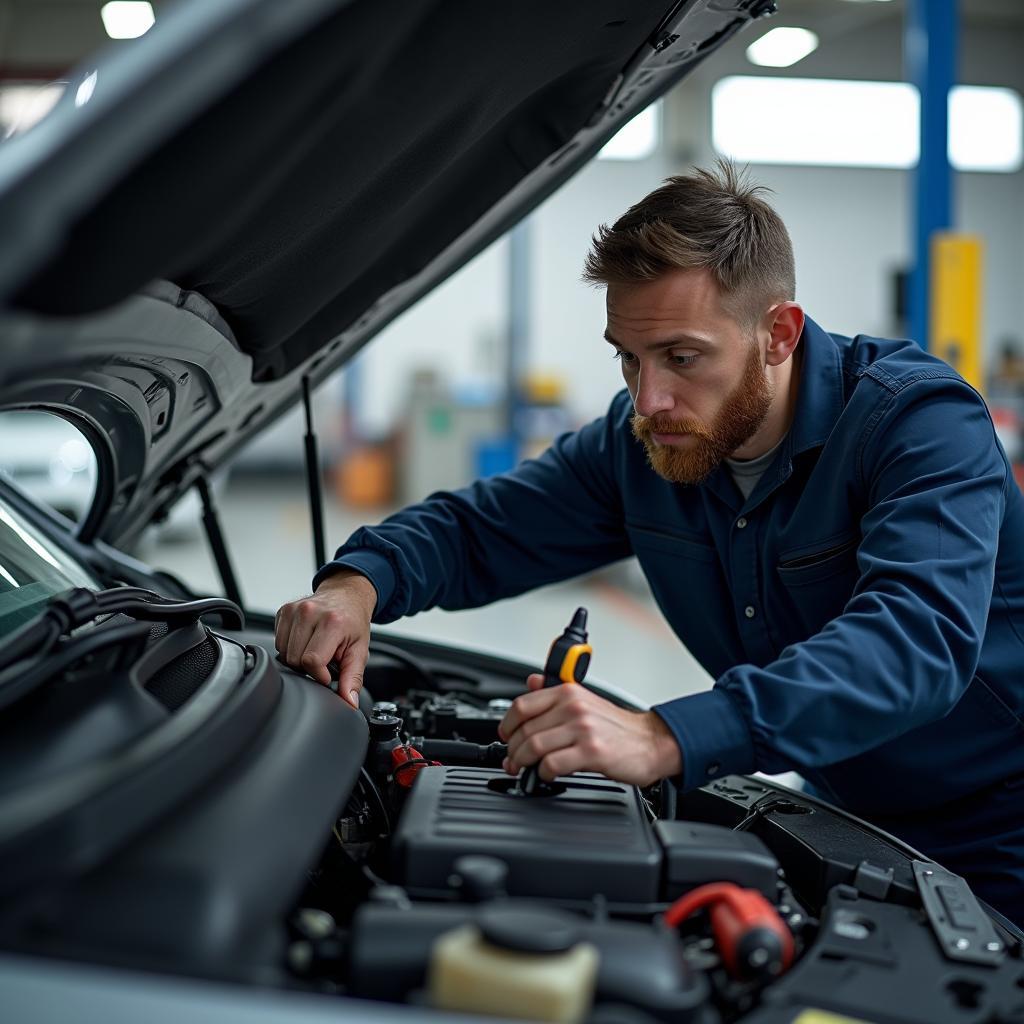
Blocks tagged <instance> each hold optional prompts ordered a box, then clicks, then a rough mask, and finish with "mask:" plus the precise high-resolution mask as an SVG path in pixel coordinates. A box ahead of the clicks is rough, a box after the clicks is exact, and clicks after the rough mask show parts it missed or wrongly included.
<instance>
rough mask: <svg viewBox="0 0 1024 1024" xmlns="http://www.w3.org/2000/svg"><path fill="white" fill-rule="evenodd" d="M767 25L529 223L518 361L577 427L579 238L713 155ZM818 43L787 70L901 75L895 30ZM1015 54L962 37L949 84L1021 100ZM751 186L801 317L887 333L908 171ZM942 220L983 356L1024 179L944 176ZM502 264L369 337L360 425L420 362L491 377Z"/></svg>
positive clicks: (389, 411) (848, 20)
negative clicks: (713, 137) (625, 153)
mask: <svg viewBox="0 0 1024 1024" xmlns="http://www.w3.org/2000/svg"><path fill="white" fill-rule="evenodd" d="M851 6H852V5H851ZM858 6H859V5H858ZM878 6H883V5H878ZM822 7H823V9H824V8H825V7H831V8H835V7H836V5H822ZM780 22H781V19H775V23H776V24H778V23H780ZM769 27H771V25H770V24H768V23H765V24H764V26H763V28H762V27H761V26H757V28H756V30H755V31H752V32H748V33H747V34H745V35H742V36H741V37H740V38H738V39H734V40H732V41H731V42H730V43H729V44H727V46H726V47H724V48H723V49H722V50H721V51H719V52H718V53H717V54H716V55H715V56H714V57H712V58H711V59H710V60H709V61H708V62H707V63H706V64H704V65H703V66H702V67H700V68H699V69H698V70H697V71H696V72H695V73H694V74H693V75H691V77H690V78H688V79H687V80H686V81H685V82H684V83H682V85H681V86H680V87H678V88H677V89H676V90H675V92H674V93H673V94H672V95H671V96H670V97H669V98H668V100H667V101H666V104H665V121H666V125H665V127H666V135H667V140H666V142H665V144H664V145H663V146H662V147H661V149H660V150H659V151H658V153H657V154H655V155H654V156H653V157H651V158H649V159H646V160H642V161H636V162H613V161H598V162H595V163H592V164H590V165H589V166H588V167H586V168H585V169H584V170H583V171H581V172H580V173H579V174H578V175H577V176H576V177H575V178H574V179H573V180H572V181H570V182H569V183H568V184H567V185H566V186H564V187H563V188H562V189H561V190H560V191H559V192H558V193H556V194H555V195H554V196H552V197H551V198H550V199H548V200H547V201H546V202H545V203H544V204H543V205H542V206H541V207H540V208H539V209H538V210H537V211H536V212H535V213H534V215H533V217H532V218H531V231H532V239H531V246H532V253H533V265H532V277H531V287H532V291H533V296H532V299H533V304H532V309H531V317H530V327H531V334H532V338H531V345H530V351H529V360H528V362H529V365H530V367H531V368H532V369H536V370H542V371H554V372H557V373H559V374H560V375H561V376H562V377H563V378H564V380H565V381H566V383H567V384H568V386H569V405H570V408H571V409H572V411H573V413H574V415H575V416H576V418H577V419H579V420H585V419H589V418H591V417H593V416H596V415H600V414H601V413H602V412H603V411H604V409H605V408H606V406H607V402H608V400H609V398H610V396H611V395H612V394H613V393H614V391H615V390H616V389H617V387H619V383H618V382H619V377H618V374H617V367H616V365H615V364H614V363H613V361H612V359H611V358H610V355H609V352H608V350H607V346H606V344H605V343H604V342H603V341H602V340H601V332H602V330H603V327H604V319H603V313H604V309H603V295H602V293H601V292H600V291H596V290H594V289H591V288H589V287H587V286H584V285H583V284H582V283H581V282H580V280H579V277H580V271H581V268H582V263H583V258H584V256H585V254H586V251H587V248H588V246H589V242H590V237H591V234H592V233H593V231H594V229H595V227H596V225H597V224H598V223H600V222H603V221H611V220H614V219H615V218H616V217H618V216H619V215H620V214H621V213H622V212H624V211H625V209H626V208H627V207H629V206H630V205H631V204H632V203H634V202H636V201H637V200H638V199H639V198H641V197H642V196H643V195H644V194H646V193H647V192H648V191H650V190H651V189H653V188H655V187H656V186H657V185H658V184H659V183H660V182H661V180H662V179H663V178H664V177H665V176H666V175H668V174H672V173H678V172H680V171H682V170H685V168H686V167H687V166H688V165H691V164H693V163H697V164H704V165H706V164H709V163H710V162H711V161H712V160H713V159H714V153H713V151H712V149H711V145H710V91H711V86H712V85H713V84H714V82H715V81H717V80H718V79H719V78H720V77H722V76H724V75H728V74H752V73H761V72H765V73H771V72H770V71H768V69H755V68H753V66H752V65H750V64H749V63H748V62H747V61H746V59H745V57H744V50H745V48H746V46H747V45H748V44H749V43H750V42H751V41H752V40H753V39H754V38H755V37H756V35H757V34H758V33H759V32H761V31H766V30H767V29H768V28H769ZM818 31H819V33H820V35H821V37H822V44H821V48H820V49H819V51H818V52H817V53H815V54H812V55H811V56H810V57H809V58H807V59H806V60H805V61H803V62H801V63H800V64H799V65H797V66H796V67H795V68H794V69H793V73H794V74H799V75H801V76H806V77H861V78H875V79H882V80H898V79H900V78H901V76H902V35H901V30H900V27H899V19H898V18H896V17H892V16H890V17H889V18H888V19H885V18H881V17H876V19H875V20H871V18H865V17H864V16H854V17H850V16H848V17H845V18H836V17H832V18H831V19H828V20H824V21H823V22H822V24H821V25H819V26H818ZM1022 52H1024V32H1022V31H1021V28H1020V26H1019V24H1018V23H1011V24H1009V25H1005V26H1004V25H999V24H980V25H973V24H968V25H967V26H966V27H965V28H964V30H963V33H962V45H961V60H960V76H959V77H960V80H961V81H963V82H965V83H969V84H982V85H1008V86H1011V87H1013V88H1015V89H1017V90H1018V91H1020V92H1024V62H1022V61H1021V60H1020V54H1021V53H1022ZM780 130H784V126H780ZM752 177H753V178H754V179H755V180H757V181H759V182H761V183H763V184H765V185H768V186H769V187H771V188H772V189H773V190H774V197H773V198H772V201H773V202H774V204H775V206H776V209H777V210H778V211H779V213H780V214H781V216H782V217H783V219H784V220H785V222H786V224H787V226H788V227H789V230H790V234H791V235H792V238H793V243H794V248H795V251H796V261H797V293H798V298H799V299H800V301H801V302H802V303H803V304H804V305H805V307H806V308H807V311H808V313H809V314H810V315H811V316H812V317H814V318H815V319H816V320H817V321H818V322H819V323H821V325H822V326H823V327H825V328H826V329H827V330H831V331H836V332H840V333H847V334H856V333H881V334H885V333H888V332H890V331H891V330H892V318H891V305H892V296H891V274H892V271H893V270H894V269H895V268H897V267H900V266H906V265H907V264H908V263H909V262H910V260H911V259H912V256H913V252H912V243H911V216H912V207H911V203H912V181H911V175H910V174H909V173H907V172H904V171H886V170H861V169H847V168H810V167H787V166H755V167H753V168H752ZM955 217H956V224H955V226H956V228H957V229H959V230H963V231H971V232H976V233H978V234H980V235H981V236H982V237H983V238H984V241H985V246H986V249H985V281H984V288H985V294H984V327H983V330H984V337H985V343H986V347H987V348H989V349H990V350H991V349H992V348H993V346H995V345H996V344H997V343H999V342H1000V341H1001V340H1002V338H1003V337H1004V336H1008V335H1009V336H1014V337H1017V338H1020V339H1021V340H1022V341H1024V173H1020V172H1018V173H1015V174H1011V175H1006V174H978V173H971V174H959V175H957V176H956V182H955ZM505 260H506V253H505V249H504V246H503V244H502V243H499V244H498V245H496V246H493V247H492V248H491V249H490V250H489V251H488V252H486V253H484V254H483V255H482V256H480V257H479V258H478V259H477V260H476V261H474V263H472V264H471V265H470V266H469V267H467V268H466V269H465V270H463V271H462V272H461V273H460V274H459V275H457V276H456V277H455V278H454V279H452V280H451V281H450V282H449V283H448V284H447V285H446V286H445V287H444V288H442V289H440V290H439V291H438V292H437V293H435V294H434V295H432V296H430V297H428V298H427V299H426V300H424V301H423V302H422V303H421V304H420V305H419V306H417V307H415V308H414V309H413V310H411V311H410V312H408V313H406V314H405V315H404V316H403V317H402V318H401V319H400V320H399V321H397V322H396V323H395V324H393V325H392V326H391V327H389V328H388V329H387V330H386V331H385V332H383V334H382V335H381V337H379V338H377V339H376V340H375V341H374V343H373V344H372V345H371V346H370V348H369V350H368V351H367V353H366V355H365V356H364V357H363V359H364V362H363V380H362V382H361V383H362V388H361V393H362V395H363V405H362V410H361V414H362V417H363V420H364V422H366V423H369V424H371V425H372V426H374V427H376V428H378V429H382V430H383V429H386V427H387V426H388V424H389V423H390V422H392V420H393V417H394V416H395V415H396V414H397V412H398V411H399V409H400V407H401V402H402V397H403V395H404V393H405V391H404V389H405V387H406V383H405V382H406V380H407V378H408V375H409V373H410V372H411V371H412V370H413V369H414V368H416V367H418V366H423V365H430V366H432V367H434V368H435V369H436V370H437V371H438V372H439V373H440V374H441V375H443V376H446V377H449V378H450V379H453V380H456V381H457V380H459V379H461V378H464V377H466V376H469V377H473V378H479V377H480V376H481V373H482V370H483V368H484V366H485V364H487V362H488V360H490V376H491V379H492V380H494V381H496V382H497V381H499V380H500V374H501V367H502V359H503V357H502V347H501V338H502V337H503V332H504V329H505V318H506V309H505V303H506V293H505V273H506V270H505Z"/></svg>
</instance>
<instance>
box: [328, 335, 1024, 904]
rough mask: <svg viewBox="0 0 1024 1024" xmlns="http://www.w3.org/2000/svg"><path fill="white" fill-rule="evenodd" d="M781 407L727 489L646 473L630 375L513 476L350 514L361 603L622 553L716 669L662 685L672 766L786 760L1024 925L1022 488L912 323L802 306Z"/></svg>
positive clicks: (389, 605) (439, 597) (405, 611)
mask: <svg viewBox="0 0 1024 1024" xmlns="http://www.w3.org/2000/svg"><path fill="white" fill-rule="evenodd" d="M800 351H802V360H803V362H802V369H801V377H800V384H799V393H798V396H797V404H796V411H795V415H794V419H793V423H792V425H791V428H790V430H789V432H788V434H787V435H786V437H785V439H784V440H783V442H782V444H781V446H780V448H779V450H778V453H777V455H776V457H775V460H774V462H773V463H772V464H771V466H770V467H769V468H768V470H767V471H766V472H765V474H764V476H763V477H762V478H761V480H760V481H759V482H758V484H757V486H756V487H755V489H754V490H753V492H752V493H751V494H750V497H749V498H748V499H747V500H745V501H744V500H743V498H742V495H741V494H740V492H739V490H738V489H737V487H736V485H735V483H734V482H733V480H732V478H731V477H730V475H729V472H728V470H727V468H726V467H724V466H720V467H719V468H718V469H716V470H715V471H714V472H713V473H712V474H711V476H710V477H709V478H708V479H707V480H705V481H704V482H703V483H701V484H699V485H684V484H673V483H669V482H667V481H665V480H664V479H662V478H661V477H659V476H658V475H657V474H655V473H654V471H653V470H652V469H651V468H650V467H649V465H648V464H647V461H646V458H645V454H644V450H643V448H642V446H641V445H640V444H639V443H638V442H637V441H636V440H634V438H633V436H632V433H631V431H630V427H629V419H630V415H631V414H632V406H631V403H630V399H629V395H628V394H627V393H626V392H625V391H623V392H621V393H619V394H618V395H616V397H615V398H614V399H613V401H612V403H611V407H610V408H609V411H608V413H607V415H605V416H604V417H602V418H600V419H598V420H595V421H594V422H593V423H590V424H588V425H587V426H585V427H583V428H582V429H581V430H579V431H577V432H575V433H570V434H566V435H564V436H562V437H560V438H559V439H558V440H557V441H556V442H555V444H554V445H553V446H552V447H551V448H550V449H549V450H548V451H547V452H546V453H545V454H543V455H542V456H541V457H539V458H537V459H532V460H529V461H526V462H524V463H522V464H521V465H520V466H518V467H517V468H516V469H514V470H513V471H512V472H510V473H506V474H504V475H501V476H497V477H492V478H490V479H486V480H481V481H478V482H476V483H474V484H472V485H471V486H469V487H467V488H464V489H462V490H459V491H455V492H450V493H447V492H443V493H438V494H435V495H432V496H431V497H430V498H428V499H427V500H426V501H424V502H422V503H421V504H418V505H414V506H412V507H410V508H407V509H405V510H403V511H401V512H399V513H397V514H396V515H394V516H392V517H390V518H389V519H387V520H385V521H384V522H383V523H381V524H380V525H379V526H375V527H365V528H363V529H360V530H358V531H357V532H356V533H355V534H353V536H352V537H351V538H350V539H349V541H348V542H347V543H346V544H345V545H344V546H343V547H342V548H340V549H339V551H338V553H337V555H336V557H335V560H334V561H333V562H330V563H328V564H327V565H326V566H324V567H323V568H322V569H321V570H320V572H319V573H318V574H317V576H316V578H315V579H314V586H316V585H317V584H319V582H320V581H321V580H322V579H323V578H325V577H326V576H327V575H329V574H330V573H331V572H332V571H334V570H335V569H336V568H337V567H338V566H340V565H345V566H350V567H352V568H355V569H357V570H359V571H360V572H362V573H364V574H365V575H366V576H367V577H368V578H369V579H370V581H371V582H372V583H373V584H374V586H375V587H376V589H377V593H378V602H377V608H376V611H375V613H374V621H376V622H378V623H384V622H391V621H393V620H395V619H397V618H399V617H401V616H404V615H410V614H413V613H415V612H417V611H420V610H422V609H426V608H430V607H433V606H435V605H439V606H441V607H442V608H449V609H456V608H469V607H474V606H478V605H482V604H486V603H488V602H490V601H494V600H497V599H499V598H503V597H508V596H510V595H513V594H518V593H521V592H523V591H525V590H528V589H530V588H532V587H537V586H540V585H542V584H545V583H551V582H553V581H556V580H564V579H567V578H569V577H572V576H576V575H578V574H580V573H585V572H588V571H591V570H593V569H596V568H598V567H599V566H603V565H606V564H608V563H610V562H613V561H615V560H617V559H620V558H624V557H626V556H628V555H636V557H637V559H638V560H639V562H640V565H641V567H642V568H643V571H644V573H645V574H646V576H647V578H648V580H649V581H650V585H651V589H652V591H653V593H654V596H655V598H656V600H657V601H658V604H659V606H660V607H661V610H662V612H663V613H664V615H665V617H666V619H667V620H668V622H669V623H670V624H671V626H672V628H673V629H674V630H675V632H676V633H677V634H678V636H679V638H680V639H681V640H682V642H683V643H684V644H685V645H686V646H687V647H688V648H689V649H690V651H692V653H693V654H694V655H695V656H696V657H697V658H698V660H699V661H700V662H701V664H702V665H703V666H704V667H705V668H706V669H707V670H708V672H710V673H711V674H712V675H713V676H714V677H715V679H716V682H715V684H714V687H713V689H711V690H710V691H708V692H705V693H700V694H695V695H690V696H685V697H681V698H679V699H677V700H672V701H668V702H667V703H665V704H661V705H658V706H657V707H656V708H655V709H654V710H655V711H656V712H657V713H658V714H660V715H661V716H662V718H663V719H664V720H665V722H666V723H667V724H668V726H669V728H670V729H671V730H672V732H673V734H674V735H675V737H676V739H677V740H678V742H679V746H680V749H681V750H682V757H683V772H682V776H681V779H680V780H679V782H680V784H681V785H682V786H683V787H685V788H691V787H695V786H700V785H702V784H705V783H706V782H708V781H709V780H710V779H713V778H716V777H718V776H721V775H725V774H730V773H745V772H751V771H754V770H761V771H765V772H769V773H776V772H783V771H790V770H794V771H798V772H800V774H801V775H803V776H804V777H805V778H806V779H807V780H809V782H810V783H811V784H812V786H813V787H814V788H815V789H816V790H818V791H819V792H820V793H821V794H823V795H824V796H825V797H826V798H827V799H829V800H831V801H832V802H834V803H835V804H837V805H839V806H841V807H844V808H847V809H848V810H850V811H852V812H853V813H855V814H857V815H859V816H862V817H864V818H867V819H868V820H872V821H875V822H878V823H879V824H881V825H882V826H883V827H885V828H886V829H887V830H888V831H890V832H892V833H894V834H896V835H898V836H901V837H903V838H905V839H906V841H908V842H910V843H911V844H912V845H914V846H915V847H917V848H918V849H920V850H921V851H922V852H924V853H926V854H928V855H929V856H932V857H934V858H935V859H936V860H938V861H940V862H941V863H943V864H945V865H946V866H947V867H949V868H950V869H951V870H953V871H957V872H958V873H960V874H963V875H965V876H966V877H967V879H968V880H969V882H970V883H971V884H972V887H973V888H974V890H975V892H977V894H978V895H979V896H981V897H982V898H983V899H986V900H988V901H989V902H990V903H991V904H992V905H993V906H995V907H996V908H997V909H999V910H1001V911H1002V912H1003V913H1004V914H1006V916H1007V917H1009V918H1010V919H1011V920H1014V921H1016V922H1024V499H1022V496H1021V493H1020V491H1019V490H1018V488H1017V485H1016V483H1015V482H1014V478H1013V475H1012V472H1011V470H1010V466H1009V464H1008V462H1007V459H1006V456H1005V454H1004V452H1003V450H1002V447H1001V446H1000V444H999V443H998V441H997V439H996V436H995V432H994V428H993V425H992V421H991V419H990V417H989V413H988V410H987V408H986V406H985V403H984V401H983V400H982V399H981V397H980V396H979V395H978V394H977V392H976V391H974V390H973V389H972V388H971V387H970V386H969V385H968V384H966V383H965V382H964V381H963V379H962V378H960V377H959V376H958V375H957V374H956V373H955V372H954V371H953V370H952V369H951V368H950V367H949V366H947V365H946V364H945V363H943V362H941V361H940V360H938V359H936V358H934V357H932V356H930V355H928V354H927V353H926V352H924V351H922V350H921V349H920V347H919V346H917V345H916V344H914V343H913V342H908V341H891V340H883V339H879V338H871V337H866V336H858V337H856V338H852V339H850V338H845V337H841V336H836V335H830V334H827V333H826V332H825V331H823V330H822V329H821V328H820V327H818V326H817V324H815V323H814V322H813V321H811V320H809V319H808V320H807V322H806V326H805V329H804V332H803V336H802V338H801V343H800Z"/></svg>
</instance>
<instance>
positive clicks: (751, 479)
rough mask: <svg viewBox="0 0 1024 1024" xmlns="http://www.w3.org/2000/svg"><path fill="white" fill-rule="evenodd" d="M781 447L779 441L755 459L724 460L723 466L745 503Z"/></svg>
mask: <svg viewBox="0 0 1024 1024" xmlns="http://www.w3.org/2000/svg"><path fill="white" fill-rule="evenodd" d="M781 447H782V441H780V442H779V443H778V444H777V445H776V446H775V447H774V448H772V449H770V450H769V451H766V452H765V453H764V455H758V457H757V458H756V459H726V460H725V464H726V466H727V467H728V469H729V472H730V473H731V474H732V478H733V480H735V481H736V486H737V487H738V488H739V489H740V493H741V494H742V495H743V500H744V501H746V500H747V498H749V497H750V494H751V491H753V489H754V488H755V487H756V486H757V481H758V480H760V479H761V477H762V476H764V471H765V470H766V469H767V468H768V467H769V466H770V465H771V464H772V460H773V459H774V458H775V453H776V452H777V451H778V450H779V449H780V448H781Z"/></svg>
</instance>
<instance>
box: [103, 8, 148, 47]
mask: <svg viewBox="0 0 1024 1024" xmlns="http://www.w3.org/2000/svg"><path fill="white" fill-rule="evenodd" d="M100 17H101V18H102V19H103V27H104V28H105V29H106V30H107V35H108V36H110V38H111V39H137V38H138V37H139V36H142V35H145V34H146V33H147V32H148V31H149V30H150V29H151V28H152V27H153V22H154V21H155V20H156V18H155V16H154V14H153V5H152V4H151V3H149V0H111V2H110V3H108V4H104V5H103V7H102V8H100Z"/></svg>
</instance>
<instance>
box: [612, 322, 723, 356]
mask: <svg viewBox="0 0 1024 1024" xmlns="http://www.w3.org/2000/svg"><path fill="white" fill-rule="evenodd" d="M604 340H605V341H607V342H608V344H609V345H615V346H616V347H617V348H622V347H623V345H622V343H621V342H619V341H616V340H615V339H614V338H613V337H612V336H611V333H610V332H609V330H608V329H607V328H605V332H604ZM687 344H691V345H692V344H696V345H712V344H714V343H713V342H711V341H709V340H708V339H707V338H699V337H697V335H695V334H676V335H673V336H672V337H671V338H666V339H664V340H663V341H655V342H652V343H651V344H648V345H642V346H641V348H643V349H645V350H646V351H648V352H658V351H660V350H661V349H663V348H674V347H675V346H676V345H687Z"/></svg>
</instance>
